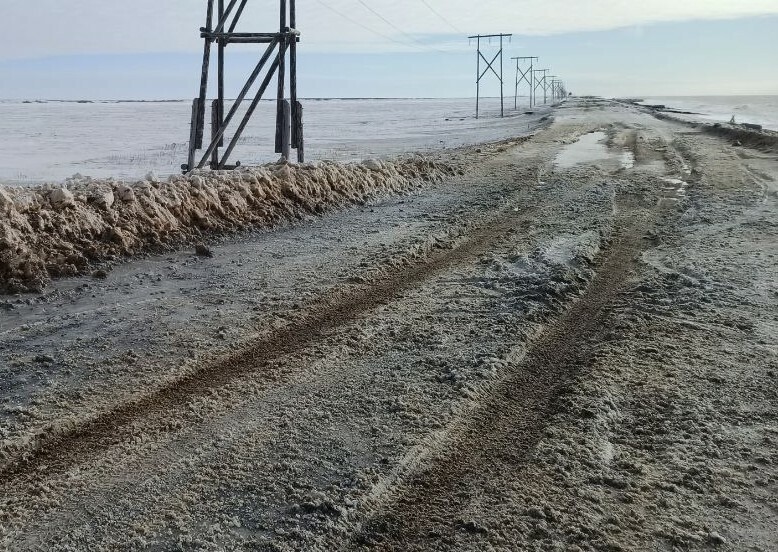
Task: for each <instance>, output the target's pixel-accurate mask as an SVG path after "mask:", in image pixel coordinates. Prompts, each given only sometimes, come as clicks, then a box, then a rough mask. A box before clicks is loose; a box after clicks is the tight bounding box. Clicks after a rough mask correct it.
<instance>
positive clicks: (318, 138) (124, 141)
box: [0, 98, 548, 185]
mask: <svg viewBox="0 0 778 552" xmlns="http://www.w3.org/2000/svg"><path fill="white" fill-rule="evenodd" d="M521 101H523V102H526V99H523V98H521ZM303 103H304V110H305V115H304V117H305V136H306V153H307V160H309V161H319V160H336V161H359V160H362V159H367V158H374V157H386V156H389V155H396V154H400V153H408V152H414V151H429V150H436V149H440V148H443V147H456V146H461V145H467V144H475V143H479V142H484V141H489V140H500V139H503V138H508V137H511V136H514V135H517V134H519V133H521V131H522V130H523V131H525V132H528V131H529V130H530V129H532V128H535V127H537V124H538V120H539V119H540V118H541V117H543V116H544V115H545V114H546V113H547V111H548V110H547V109H545V108H538V109H535V110H534V111H535V114H534V115H525V114H524V111H525V109H523V108H522V105H520V109H519V110H518V111H513V110H512V107H513V100H512V99H511V100H510V101H508V102H507V103H506V106H508V105H509V107H510V109H508V110H507V112H506V114H507V115H508V117H506V118H505V119H500V118H499V117H497V114H499V100H496V99H494V98H487V99H485V100H484V103H483V105H482V108H483V112H482V113H483V117H482V118H481V119H479V120H476V119H475V117H474V114H475V100H474V99H451V100H445V99H436V100H424V99H421V100H413V99H397V100H373V99H371V100H337V99H333V100H304V102H303ZM274 109H275V104H273V103H272V102H262V103H261V104H260V107H259V108H258V109H257V112H256V114H255V116H254V118H252V121H251V123H250V124H249V126H248V127H247V129H246V131H245V133H244V135H243V137H242V138H241V141H240V143H239V146H238V147H237V148H236V150H235V154H234V156H233V158H232V160H233V161H235V160H239V161H241V162H242V163H243V164H244V165H247V164H258V163H266V162H270V161H275V160H277V159H278V155H277V154H275V153H274V152H273V146H272V141H273V132H274V128H275V126H274V125H275V123H274V119H273V117H274V113H275V111H274ZM239 114H240V113H239ZM190 117H191V104H190V103H189V102H143V103H138V102H135V103H102V102H101V103H84V104H82V103H72V102H71V103H63V102H45V103H37V102H32V103H23V102H20V101H16V102H12V101H0V184H5V185H30V184H38V183H41V182H61V181H63V180H64V179H65V178H68V177H70V176H72V175H74V174H76V173H80V174H82V175H86V176H92V177H95V178H106V177H114V178H118V179H128V180H135V179H140V178H143V177H144V176H145V175H146V174H147V173H148V172H150V171H154V172H156V173H157V175H158V176H159V177H162V178H165V177H167V176H169V175H171V174H175V173H180V166H181V164H182V163H184V162H186V156H187V147H188V146H187V143H188V140H189V120H190ZM207 119H208V120H210V116H207ZM228 138H229V136H228Z"/></svg>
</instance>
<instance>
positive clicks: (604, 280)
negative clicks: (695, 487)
mask: <svg viewBox="0 0 778 552" xmlns="http://www.w3.org/2000/svg"><path fill="white" fill-rule="evenodd" d="M624 220H625V222H624V223H623V224H624V226H622V228H621V231H620V232H618V234H617V236H616V238H615V240H614V242H613V243H612V245H611V247H610V248H609V250H608V251H607V252H605V254H604V255H603V257H604V258H601V261H600V263H601V264H600V269H599V270H598V273H597V275H596V276H595V278H594V279H593V281H592V283H591V284H590V285H589V287H588V289H587V291H586V293H585V295H584V296H583V297H582V298H581V299H580V300H579V301H578V302H576V303H575V304H574V305H573V306H572V307H571V308H570V309H569V310H568V311H566V312H565V313H564V314H563V315H562V316H561V318H560V319H559V320H558V321H557V322H556V323H555V324H553V325H552V326H550V327H549V328H548V330H547V331H546V332H545V333H544V334H543V335H542V336H541V337H540V338H539V339H538V341H537V342H536V343H535V344H534V345H533V346H532V347H531V348H530V350H529V351H527V355H526V357H525V358H524V360H521V361H519V363H518V364H517V365H515V366H514V368H513V369H512V370H511V371H510V372H509V374H508V375H507V376H506V377H505V378H504V379H503V380H502V381H500V382H499V383H498V384H497V385H496V387H494V388H493V390H492V391H491V392H490V394H489V396H488V397H487V398H486V399H484V401H483V404H482V406H481V407H480V408H479V409H478V410H476V411H475V412H474V413H473V415H472V417H471V418H470V419H469V420H468V421H467V422H466V424H467V425H464V426H462V427H460V428H459V430H458V431H454V432H452V434H451V437H450V442H449V443H448V444H447V445H444V446H445V448H444V449H443V450H442V451H441V452H440V453H439V454H438V455H436V457H435V458H434V460H432V461H431V463H430V464H429V465H428V466H426V467H424V468H422V469H421V470H420V471H419V472H417V473H416V474H414V475H413V476H411V477H410V479H409V480H408V481H406V482H405V483H404V484H403V486H402V487H400V488H399V489H398V490H396V491H395V493H394V497H393V498H391V499H390V500H389V502H388V503H384V504H381V505H378V510H375V511H373V512H372V513H368V514H367V516H366V517H365V518H363V519H362V520H361V521H359V520H357V523H356V525H357V527H356V533H351V534H352V535H354V536H353V537H352V538H351V541H350V544H349V545H347V546H346V548H349V549H361V548H362V547H363V546H365V545H367V546H370V547H371V549H376V550H403V551H406V550H433V549H436V547H437V546H438V545H440V543H441V540H440V535H441V534H445V533H446V532H447V530H448V531H450V528H451V527H454V528H459V529H461V530H462V531H464V532H465V533H470V534H475V535H478V534H481V533H484V534H485V533H486V529H485V528H482V527H479V526H477V525H475V524H473V523H472V522H469V523H468V521H465V520H466V519H467V518H466V513H465V512H466V510H467V509H468V504H470V500H471V497H473V496H478V495H485V496H489V497H490V498H492V499H493V498H495V497H496V499H497V500H499V497H500V495H501V493H500V492H499V486H500V482H501V481H502V482H503V484H504V482H505V481H506V480H508V481H509V480H511V479H512V478H516V477H520V471H521V467H522V465H524V464H525V462H526V461H527V455H528V454H529V453H530V452H531V451H532V449H533V447H534V446H535V445H536V444H537V443H538V441H539V440H540V438H541V437H542V434H543V430H544V429H545V427H546V424H547V421H548V420H549V419H550V417H551V416H552V414H553V413H554V407H555V399H556V397H557V396H558V395H559V393H560V391H561V390H562V388H563V386H564V385H565V384H566V382H567V381H568V380H569V379H570V377H571V376H573V375H574V374H575V373H576V372H577V371H578V370H580V369H581V368H582V367H585V366H586V365H587V363H588V362H589V361H590V360H591V357H592V355H594V354H595V350H594V349H595V347H593V346H587V345H586V344H587V342H592V343H598V342H599V343H601V342H602V341H601V339H602V337H603V334H604V332H605V331H607V326H606V322H607V318H608V315H609V307H610V306H611V305H612V304H613V302H614V300H615V299H616V298H617V297H618V295H619V293H620V292H621V291H622V290H623V289H624V287H625V285H626V283H627V281H628V279H629V275H630V272H631V270H632V269H633V268H634V267H635V266H636V263H635V259H636V257H637V255H638V254H639V253H640V251H642V250H643V249H644V248H645V245H644V243H643V242H644V240H643V235H644V230H645V229H646V228H647V225H648V224H649V220H646V218H645V217H637V216H632V217H629V218H627V217H624ZM495 487H496V488H495ZM486 489H489V490H488V491H487V490H486Z"/></svg>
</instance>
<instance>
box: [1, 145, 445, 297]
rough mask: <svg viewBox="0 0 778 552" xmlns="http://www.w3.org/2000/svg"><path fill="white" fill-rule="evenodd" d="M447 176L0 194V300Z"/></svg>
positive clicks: (100, 184) (363, 174)
mask: <svg viewBox="0 0 778 552" xmlns="http://www.w3.org/2000/svg"><path fill="white" fill-rule="evenodd" d="M454 172H455V170H454V169H453V168H452V167H451V166H449V165H445V164H442V163H439V162H436V161H433V160H430V159H427V158H424V157H421V156H415V157H410V158H406V159H400V160H395V161H377V160H369V161H365V162H364V163H360V164H354V163H352V164H345V165H342V164H337V163H331V162H323V163H316V164H307V165H289V164H286V163H279V164H270V165H264V166H262V167H254V168H243V169H241V170H237V171H219V172H211V171H203V172H195V173H193V174H191V175H187V176H173V177H170V178H169V179H168V180H167V181H166V182H158V181H156V179H153V178H151V179H149V180H146V181H142V182H136V183H134V184H128V183H123V182H117V181H114V180H92V179H90V178H82V179H79V178H73V179H70V180H68V181H67V182H66V183H65V184H64V185H57V186H52V185H46V186H40V187H35V188H25V189H10V190H6V189H3V188H1V187H0V292H6V293H7V292H12V293H13V292H24V291H39V290H41V289H43V288H44V287H45V286H46V285H47V283H48V282H50V281H51V279H52V278H56V277H60V276H73V275H78V274H86V273H88V272H89V271H90V270H92V269H93V268H94V266H95V264H96V263H99V262H105V261H113V260H116V259H118V258H121V257H126V256H131V255H136V254H139V253H142V252H144V251H151V250H160V249H165V248H169V247H171V246H173V245H176V244H178V245H182V244H186V243H196V242H199V241H201V240H202V239H203V237H204V236H206V235H208V234H209V233H218V232H231V231H237V230H242V229H246V228H258V227H259V228H262V227H271V226H275V225H278V224H281V223H284V222H286V221H290V220H294V219H297V218H300V217H302V216H305V215H307V214H315V213H321V212H323V211H326V210H328V209H331V208H333V207H336V206H342V205H347V204H359V203H364V202H365V201H367V200H368V199H370V198H371V197H376V196H380V195H384V194H389V193H398V192H403V191H407V190H409V189H412V188H414V187H417V186H420V185H422V184H424V183H428V182H435V181H439V180H441V179H443V178H444V177H446V176H450V175H452V174H453V173H454Z"/></svg>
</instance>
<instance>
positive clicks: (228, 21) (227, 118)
mask: <svg viewBox="0 0 778 552" xmlns="http://www.w3.org/2000/svg"><path fill="white" fill-rule="evenodd" d="M217 2H218V3H217V5H216V6H215V7H216V16H217V21H216V26H215V27H214V25H213V19H214V0H207V8H206V19H205V21H206V22H205V27H201V28H200V36H201V37H202V38H203V39H205V48H204V50H203V66H202V72H201V77H200V95H199V97H198V98H195V100H194V102H193V105H192V127H191V132H190V140H189V156H188V159H187V163H186V164H184V165H182V166H181V168H182V169H183V170H184V172H188V171H191V170H193V169H202V168H203V167H204V166H205V165H206V163H209V164H210V167H211V168H212V169H229V168H234V167H235V165H228V164H227V161H228V159H229V157H230V154H232V152H233V150H234V149H235V146H236V145H237V143H238V140H240V137H241V135H242V134H243V131H244V130H245V128H246V125H247V124H248V122H249V120H250V119H251V116H252V115H253V114H254V111H255V110H256V108H257V106H258V105H259V102H260V100H261V99H262V95H263V94H264V93H265V91H266V90H267V88H268V87H269V86H270V83H271V81H272V79H273V77H274V76H277V85H278V86H277V88H278V90H277V96H276V136H275V146H276V147H275V150H276V153H283V154H284V155H285V156H288V155H289V147H291V148H294V149H296V150H297V160H298V161H299V162H303V161H304V153H303V152H304V148H303V118H302V106H301V105H300V102H299V101H298V100H297V42H298V41H299V40H300V33H299V31H297V29H296V27H295V25H296V21H297V19H296V15H297V14H296V9H295V2H296V0H279V4H280V16H279V29H278V32H272V33H245V32H235V28H236V27H237V25H238V22H239V20H240V17H241V15H243V11H244V9H245V8H246V4H247V3H248V0H229V3H228V4H227V5H226V6H225V0H217ZM236 7H237V10H236ZM233 14H234V15H233ZM287 16H288V22H289V24H287ZM225 29H226V30H225ZM214 42H215V43H216V45H217V48H218V50H217V83H216V87H217V90H216V94H217V99H216V100H214V101H213V102H212V104H211V142H210V144H209V145H208V147H207V148H205V152H204V154H203V155H202V157H201V158H200V161H199V162H197V163H196V156H197V150H199V149H202V148H203V134H204V126H205V105H206V95H207V92H208V81H209V79H208V73H209V71H208V70H209V65H210V58H211V44H212V43H214ZM229 44H267V47H266V49H265V51H264V53H263V54H262V56H261V57H260V60H259V62H258V63H257V65H256V66H255V67H254V70H253V71H252V72H251V74H250V75H249V77H248V79H247V80H246V82H245V84H244V85H243V88H242V89H241V91H240V93H239V94H238V97H237V99H236V100H235V102H234V103H233V105H232V107H231V108H230V110H229V112H225V109H224V103H225V92H224V73H225V71H224V58H225V49H226V47H227V46H228V45H229ZM276 50H277V51H276ZM287 50H288V51H289V89H290V94H291V102H288V107H287V106H286V104H285V103H284V102H285V101H286V98H285V83H286V53H287ZM271 59H272V61H271ZM268 63H269V65H268ZM266 65H267V67H266ZM263 70H264V72H265V76H264V78H263V80H262V81H261V83H260V84H259V88H258V90H257V91H256V93H255V96H254V98H253V100H252V101H251V104H250V105H249V107H248V110H247V112H246V114H245V115H244V116H243V118H242V119H241V121H240V123H239V124H238V126H237V128H236V129H235V131H234V133H233V134H232V138H231V139H230V143H229V145H228V146H227V149H226V150H225V152H224V153H223V154H222V155H221V157H220V156H219V148H220V147H224V136H225V133H226V132H227V128H228V127H229V125H230V123H231V122H232V120H233V119H234V118H235V115H236V114H237V112H238V109H239V107H240V106H241V104H242V103H243V101H244V100H245V99H246V97H247V96H248V94H249V92H250V91H251V89H252V87H253V86H254V84H255V83H256V81H257V79H258V78H259V76H260V74H262V72H263ZM276 72H277V75H276ZM290 126H291V128H289V127H290Z"/></svg>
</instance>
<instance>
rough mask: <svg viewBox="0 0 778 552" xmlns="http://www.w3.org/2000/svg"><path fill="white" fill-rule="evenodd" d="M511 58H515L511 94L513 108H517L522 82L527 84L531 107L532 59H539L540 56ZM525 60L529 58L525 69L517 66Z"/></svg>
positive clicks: (532, 89) (532, 90) (532, 88)
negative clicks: (514, 85) (514, 82)
mask: <svg viewBox="0 0 778 552" xmlns="http://www.w3.org/2000/svg"><path fill="white" fill-rule="evenodd" d="M511 59H515V60H516V87H515V90H514V95H513V109H518V108H519V85H520V84H521V83H523V82H526V83H527V84H528V85H529V106H530V108H531V107H532V95H533V92H534V87H533V85H532V71H533V69H534V65H533V63H534V60H540V58H539V57H537V56H523V57H513V58H511ZM526 60H529V67H528V68H527V69H526V70H525V69H522V68H521V67H519V64H520V63H521V62H524V61H526Z"/></svg>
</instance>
